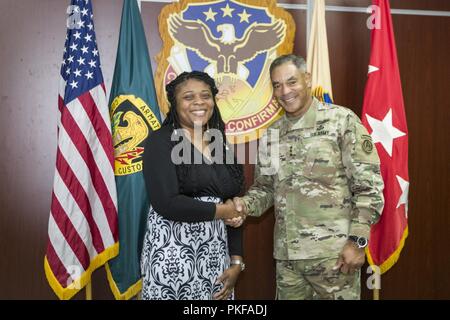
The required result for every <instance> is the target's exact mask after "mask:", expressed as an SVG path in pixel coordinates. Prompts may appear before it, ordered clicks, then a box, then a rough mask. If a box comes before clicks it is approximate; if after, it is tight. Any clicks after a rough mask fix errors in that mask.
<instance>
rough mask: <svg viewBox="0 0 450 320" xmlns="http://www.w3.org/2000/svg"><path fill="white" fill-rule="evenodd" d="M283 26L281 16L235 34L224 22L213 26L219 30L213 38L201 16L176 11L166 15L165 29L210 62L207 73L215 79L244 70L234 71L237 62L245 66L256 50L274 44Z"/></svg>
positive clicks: (266, 48)
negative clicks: (185, 16) (184, 16)
mask: <svg viewBox="0 0 450 320" xmlns="http://www.w3.org/2000/svg"><path fill="white" fill-rule="evenodd" d="M285 29H286V24H285V23H284V21H283V20H281V19H279V20H276V21H275V22H273V23H270V24H269V23H264V24H262V23H261V24H258V23H256V22H254V23H252V25H251V26H249V27H248V28H247V29H246V30H245V33H244V35H243V36H242V37H241V38H238V37H236V31H235V28H234V25H233V24H231V23H224V24H219V25H218V26H217V28H216V30H217V31H218V32H220V33H221V36H220V37H219V38H217V37H214V36H213V35H212V33H211V31H210V29H209V28H208V26H207V25H206V24H205V23H203V22H202V21H201V20H197V21H189V20H184V19H182V18H181V17H180V16H179V15H178V14H172V15H170V17H169V32H170V35H171V36H172V38H173V39H175V40H176V41H178V42H179V43H181V44H183V45H184V46H186V48H189V49H191V50H193V51H194V52H196V53H197V54H198V55H199V56H200V57H202V58H203V59H205V60H207V61H208V62H210V63H211V64H212V67H213V68H214V69H213V70H210V73H212V74H213V75H214V76H215V77H216V80H218V81H219V82H221V79H222V78H223V77H224V76H229V77H231V78H235V77H239V76H240V75H242V74H248V70H246V71H243V72H242V71H238V63H240V67H241V68H245V67H244V66H243V64H244V63H245V62H248V61H250V60H252V59H253V58H254V57H256V56H257V55H258V54H259V53H262V52H265V51H267V50H269V49H272V48H274V47H277V46H278V45H279V44H280V43H281V42H282V41H283V38H284V34H285ZM243 80H245V79H243Z"/></svg>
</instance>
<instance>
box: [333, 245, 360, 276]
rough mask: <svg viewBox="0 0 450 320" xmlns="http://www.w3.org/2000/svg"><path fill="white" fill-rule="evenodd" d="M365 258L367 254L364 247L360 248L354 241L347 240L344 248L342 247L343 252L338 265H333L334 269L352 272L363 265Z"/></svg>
mask: <svg viewBox="0 0 450 320" xmlns="http://www.w3.org/2000/svg"><path fill="white" fill-rule="evenodd" d="M365 259H366V254H365V252H364V249H360V248H358V246H357V245H356V243H354V242H353V241H347V243H346V244H345V246H344V248H342V252H341V254H340V255H339V258H338V260H337V262H336V265H335V266H334V267H333V270H340V271H341V272H342V273H345V274H347V273H351V274H352V273H354V272H355V271H356V270H358V269H360V268H361V267H362V265H363V264H364V261H365Z"/></svg>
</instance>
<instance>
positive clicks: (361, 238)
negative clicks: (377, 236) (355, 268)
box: [358, 237, 367, 248]
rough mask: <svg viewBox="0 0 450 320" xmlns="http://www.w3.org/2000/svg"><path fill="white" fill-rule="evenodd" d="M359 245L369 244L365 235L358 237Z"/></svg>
mask: <svg viewBox="0 0 450 320" xmlns="http://www.w3.org/2000/svg"><path fill="white" fill-rule="evenodd" d="M358 246H359V247H360V248H365V247H366V246H367V239H366V238H363V237H360V238H358Z"/></svg>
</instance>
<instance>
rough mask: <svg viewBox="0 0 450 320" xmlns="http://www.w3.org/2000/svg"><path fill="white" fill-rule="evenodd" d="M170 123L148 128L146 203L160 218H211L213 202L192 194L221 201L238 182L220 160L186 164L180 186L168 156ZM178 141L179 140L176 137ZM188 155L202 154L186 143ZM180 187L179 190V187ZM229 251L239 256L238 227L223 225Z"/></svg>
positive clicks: (235, 191)
mask: <svg viewBox="0 0 450 320" xmlns="http://www.w3.org/2000/svg"><path fill="white" fill-rule="evenodd" d="M172 132H173V128H172V126H171V125H165V126H163V127H161V129H159V130H158V131H155V132H152V133H151V135H150V137H149V138H148V140H147V144H146V147H145V152H144V167H143V169H144V177H145V184H146V187H147V193H148V196H149V199H150V203H151V205H152V206H153V208H154V209H155V211H156V212H158V213H159V214H160V215H162V216H163V217H164V218H166V219H169V220H172V221H179V222H200V221H211V220H214V216H215V212H216V205H215V203H212V202H203V201H199V200H196V199H194V197H202V196H214V197H219V198H222V199H223V201H226V200H227V199H230V198H233V197H234V196H237V195H238V193H239V191H240V186H239V185H238V183H237V182H235V181H234V179H232V177H231V175H230V173H229V171H228V170H227V168H226V167H225V165H224V164H208V163H205V162H204V161H202V163H201V164H190V165H188V166H189V170H188V175H187V176H186V178H185V179H184V183H183V188H180V183H179V181H178V177H177V171H176V165H175V164H174V162H173V161H172V159H171V153H172V148H173V144H172V142H171V140H170V139H171V134H172ZM180 141H181V140H180ZM189 147H190V152H191V157H192V158H191V159H192V162H193V161H194V156H195V153H197V155H196V156H197V157H198V158H200V157H202V155H201V153H200V151H199V150H198V149H197V148H195V147H194V146H193V145H192V144H191V143H189ZM181 190H182V191H181ZM227 233H228V248H229V254H230V255H239V256H242V251H243V250H242V228H241V227H240V228H232V227H228V226H227Z"/></svg>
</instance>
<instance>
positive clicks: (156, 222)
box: [141, 197, 229, 300]
mask: <svg viewBox="0 0 450 320" xmlns="http://www.w3.org/2000/svg"><path fill="white" fill-rule="evenodd" d="M196 199H197V200H200V201H207V202H214V203H220V202H221V199H219V198H215V197H200V198H196ZM228 266H229V254H228V242H227V232H226V227H225V224H224V223H223V221H222V220H213V221H204V222H196V223H187V222H175V221H171V220H167V219H165V218H163V217H162V216H161V215H159V214H158V213H157V212H156V211H155V210H153V208H151V207H150V212H149V215H148V221H147V231H146V234H145V238H144V246H143V248H142V257H141V272H142V281H143V282H142V299H143V300H160V299H163V300H211V299H213V295H214V294H215V293H216V292H218V291H219V290H220V289H221V288H222V284H221V283H219V284H216V283H215V282H216V280H217V277H219V276H220V275H221V274H222V273H223V271H224V270H225V269H226V268H228Z"/></svg>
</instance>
